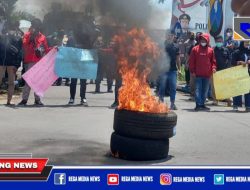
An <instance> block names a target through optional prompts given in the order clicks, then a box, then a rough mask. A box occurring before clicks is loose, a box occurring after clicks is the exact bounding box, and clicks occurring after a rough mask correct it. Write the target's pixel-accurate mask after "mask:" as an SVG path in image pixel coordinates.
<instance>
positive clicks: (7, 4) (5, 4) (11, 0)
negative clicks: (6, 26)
mask: <svg viewBox="0 0 250 190" xmlns="http://www.w3.org/2000/svg"><path fill="white" fill-rule="evenodd" d="M17 1H18V0H0V7H2V8H3V9H4V10H5V16H6V18H7V19H9V18H10V17H11V14H12V13H13V12H14V10H15V4H16V2H17Z"/></svg>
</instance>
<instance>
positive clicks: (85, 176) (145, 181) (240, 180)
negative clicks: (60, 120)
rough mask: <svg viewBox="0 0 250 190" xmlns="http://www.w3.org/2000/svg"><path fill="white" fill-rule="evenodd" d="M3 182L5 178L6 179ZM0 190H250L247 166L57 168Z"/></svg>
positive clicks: (4, 183) (9, 183) (2, 187)
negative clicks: (37, 177)
mask: <svg viewBox="0 0 250 190" xmlns="http://www.w3.org/2000/svg"><path fill="white" fill-rule="evenodd" d="M5 179H6V178H5ZM0 186H1V189H3V190H5V189H15V190H19V189H20V190H23V189H34V190H57V189H58V190H75V189H92V190H95V189H100V190H107V189H116V190H128V189H131V190H134V189H140V190H152V189H155V190H164V189H167V190H179V189H188V190H189V189H190V190H192V189H194V190H204V189H207V190H218V189H220V190H228V189H229V190H233V189H239V190H249V189H250V168H249V167H225V166H224V167H219V166H217V167H212V166H209V167H164V166H161V167H140V168H139V167H113V168H112V167H56V166H54V167H53V169H52V171H51V173H50V176H49V178H48V180H47V181H46V180H44V181H42V180H41V181H34V180H33V181H29V180H27V179H26V180H24V181H22V180H19V181H11V180H9V181H6V180H4V178H3V181H1V178H0Z"/></svg>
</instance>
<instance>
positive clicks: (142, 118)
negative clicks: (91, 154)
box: [110, 110, 177, 161]
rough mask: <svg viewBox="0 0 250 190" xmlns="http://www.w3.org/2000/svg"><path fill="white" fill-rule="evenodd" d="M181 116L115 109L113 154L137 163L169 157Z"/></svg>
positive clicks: (172, 113) (112, 138) (112, 141)
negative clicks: (170, 139) (170, 143)
mask: <svg viewBox="0 0 250 190" xmlns="http://www.w3.org/2000/svg"><path fill="white" fill-rule="evenodd" d="M176 124H177V115H176V114H175V113H174V112H170V113H161V114H155V113H144V112H134V111H127V110H115V116H114V126H113V128H114V131H115V132H114V133H113V134H112V136H111V142H110V148H111V153H112V155H113V156H114V157H116V158H121V159H125V160H134V161H149V160H160V159H165V158H167V157H168V152H169V138H171V137H173V136H175V134H176Z"/></svg>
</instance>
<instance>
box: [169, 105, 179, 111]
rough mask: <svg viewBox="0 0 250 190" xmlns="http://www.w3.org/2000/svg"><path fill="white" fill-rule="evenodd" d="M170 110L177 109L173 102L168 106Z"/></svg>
mask: <svg viewBox="0 0 250 190" xmlns="http://www.w3.org/2000/svg"><path fill="white" fill-rule="evenodd" d="M170 110H178V108H177V107H176V105H175V104H172V105H171V106H170Z"/></svg>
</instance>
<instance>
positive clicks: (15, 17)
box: [10, 11, 36, 21]
mask: <svg viewBox="0 0 250 190" xmlns="http://www.w3.org/2000/svg"><path fill="white" fill-rule="evenodd" d="M10 18H11V20H12V21H19V20H28V21H32V20H33V19H35V18H36V17H35V16H34V15H32V14H30V13H27V12H23V11H18V12H13V13H12V14H11V17H10Z"/></svg>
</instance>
